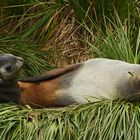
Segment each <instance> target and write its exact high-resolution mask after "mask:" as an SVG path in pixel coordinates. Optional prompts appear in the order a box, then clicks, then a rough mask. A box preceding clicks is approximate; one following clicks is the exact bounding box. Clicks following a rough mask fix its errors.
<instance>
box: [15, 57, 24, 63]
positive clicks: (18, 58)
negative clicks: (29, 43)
mask: <svg viewBox="0 0 140 140" xmlns="http://www.w3.org/2000/svg"><path fill="white" fill-rule="evenodd" d="M16 58H17V60H18V61H21V62H24V59H23V58H22V57H16Z"/></svg>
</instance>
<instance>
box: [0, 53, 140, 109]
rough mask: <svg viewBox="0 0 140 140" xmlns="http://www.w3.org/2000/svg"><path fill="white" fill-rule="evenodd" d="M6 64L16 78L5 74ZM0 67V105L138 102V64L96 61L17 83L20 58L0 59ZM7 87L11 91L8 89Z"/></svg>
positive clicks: (43, 105) (10, 74)
mask: <svg viewBox="0 0 140 140" xmlns="http://www.w3.org/2000/svg"><path fill="white" fill-rule="evenodd" d="M11 59H15V60H16V61H11ZM7 60H10V64H12V65H13V67H15V68H16V69H17V70H16V75H15V72H14V70H15V69H13V72H10V73H9V72H8V71H7V70H6V67H5V66H6V65H7V64H9V61H7ZM2 61H4V63H2ZM0 64H1V65H0V75H1V77H0V78H1V79H2V84H1V83H0V102H8V101H12V102H15V103H19V104H24V105H25V104H28V105H30V106H31V107H34V108H37V107H52V106H67V105H70V104H73V103H78V104H82V103H87V102H88V101H89V100H91V101H98V100H104V99H110V100H116V99H126V100H130V101H140V65H139V64H130V63H126V62H123V61H120V60H111V59H106V58H96V59H90V60H88V61H85V62H81V63H79V64H75V65H70V66H66V67H64V68H62V69H56V70H51V71H48V72H46V73H44V74H42V75H38V76H35V77H32V78H28V79H26V80H21V81H16V79H17V75H18V72H19V70H20V69H21V67H22V64H23V59H22V58H19V57H16V56H13V55H9V54H5V55H0ZM1 69H2V70H1ZM11 71H12V70H11ZM6 75H7V76H6ZM8 77H9V78H8ZM12 78H13V79H12ZM4 83H5V84H4ZM6 83H8V86H10V87H11V88H8V89H7V84H6ZM3 85H4V86H3ZM3 91H4V92H3Z"/></svg>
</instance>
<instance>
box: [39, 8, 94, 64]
mask: <svg viewBox="0 0 140 140" xmlns="http://www.w3.org/2000/svg"><path fill="white" fill-rule="evenodd" d="M65 12H66V11H65ZM67 12H68V13H69V14H67V16H66V17H65V18H64V19H62V20H61V21H60V24H59V25H58V26H57V27H56V28H55V30H54V32H53V34H52V35H51V37H50V40H47V42H45V43H43V48H42V49H43V50H48V51H49V52H50V53H49V57H47V58H46V60H47V61H49V62H51V63H54V64H56V65H57V66H58V67H62V66H65V65H68V64H73V63H77V62H80V61H84V60H87V59H89V58H91V57H92V56H91V55H90V53H89V48H88V45H87V44H84V43H82V41H81V39H80V37H81V35H80V33H79V32H80V29H79V27H80V26H79V27H78V24H77V26H76V22H77V21H76V19H75V18H74V16H73V14H74V13H73V10H71V11H67ZM57 18H58V17H56V18H55V19H54V20H57Z"/></svg>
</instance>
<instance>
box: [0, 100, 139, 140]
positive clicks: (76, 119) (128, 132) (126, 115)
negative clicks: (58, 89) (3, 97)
mask: <svg viewBox="0 0 140 140" xmlns="http://www.w3.org/2000/svg"><path fill="white" fill-rule="evenodd" d="M139 114H140V104H139V103H129V102H127V101H109V100H108V101H100V102H95V103H88V104H85V105H80V106H73V107H72V106H71V107H65V108H55V109H53V108H45V109H31V108H29V107H27V108H25V107H24V108H20V107H18V106H15V105H10V104H9V105H0V140H5V139H6V140H24V139H25V140H71V139H73V140H96V139H99V140H107V139H108V140H118V139H120V140H124V139H131V140H138V139H140V134H139V131H140V127H139V126H140V115H139ZM85 122H86V123H85Z"/></svg>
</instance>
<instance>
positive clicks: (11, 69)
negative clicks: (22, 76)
mask: <svg viewBox="0 0 140 140" xmlns="http://www.w3.org/2000/svg"><path fill="white" fill-rule="evenodd" d="M13 69H14V67H13V65H11V64H9V65H6V66H5V70H6V71H7V72H8V73H10V72H12V71H13Z"/></svg>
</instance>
